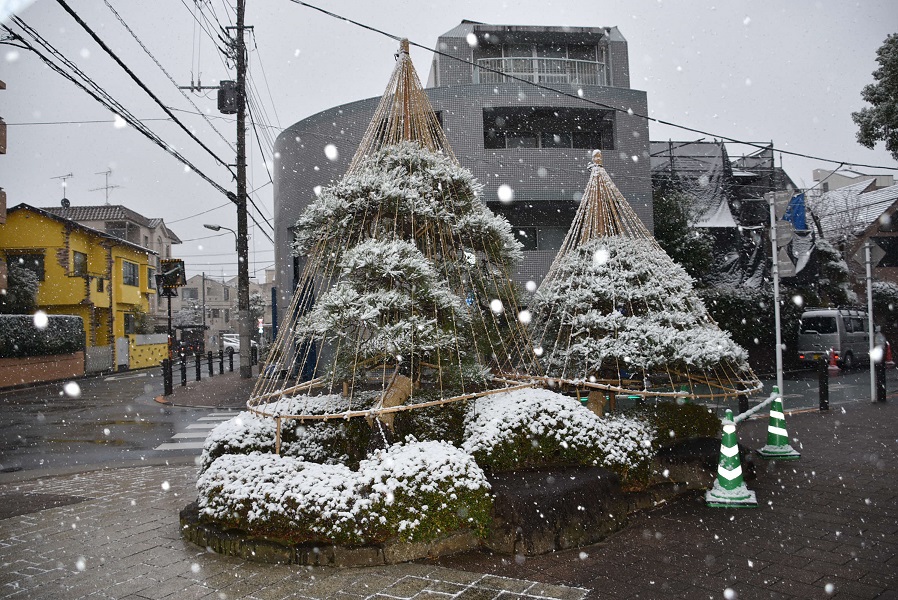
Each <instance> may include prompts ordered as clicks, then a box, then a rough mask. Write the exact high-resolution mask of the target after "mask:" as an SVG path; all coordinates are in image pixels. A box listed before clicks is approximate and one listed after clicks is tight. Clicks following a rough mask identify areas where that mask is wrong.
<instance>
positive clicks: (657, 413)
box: [631, 401, 720, 448]
mask: <svg viewBox="0 0 898 600" xmlns="http://www.w3.org/2000/svg"><path fill="white" fill-rule="evenodd" d="M631 415H632V416H633V417H636V418H638V419H640V420H643V421H647V422H648V423H650V424H651V425H652V428H653V429H654V430H655V432H656V436H655V439H654V441H653V444H652V445H653V447H655V448H660V447H662V446H668V445H670V444H673V443H675V442H679V441H683V440H688V439H692V438H702V437H711V438H713V437H718V436H719V435H720V418H719V417H717V416H716V415H715V414H714V411H712V410H709V409H708V407H707V406H705V405H703V404H692V403H690V404H678V403H677V402H673V401H661V402H658V403H656V404H649V405H644V406H639V407H637V408H635V409H634V410H633V411H632V413H631Z"/></svg>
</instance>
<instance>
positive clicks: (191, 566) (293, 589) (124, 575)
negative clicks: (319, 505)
mask: <svg viewBox="0 0 898 600" xmlns="http://www.w3.org/2000/svg"><path fill="white" fill-rule="evenodd" d="M896 417H898V406H896V405H895V404H894V403H889V404H886V405H871V404H869V403H866V402H865V403H857V404H850V405H844V406H842V407H838V408H837V409H836V410H834V411H832V412H831V413H830V414H822V415H821V414H818V413H807V414H799V415H794V416H792V417H790V419H789V422H788V427H789V431H790V434H792V436H793V437H795V438H797V439H798V440H800V443H798V442H796V444H795V445H796V447H797V448H800V450H801V451H802V452H803V453H804V456H803V457H802V459H801V460H800V461H798V462H792V463H786V462H780V463H759V478H758V479H757V480H755V481H752V482H750V487H751V488H752V489H754V490H755V491H756V492H757V495H758V499H759V501H760V503H761V507H760V508H758V509H754V510H735V509H710V508H706V507H704V505H703V503H701V502H700V501H699V499H698V498H697V497H696V498H693V499H685V500H682V501H680V502H676V503H672V504H670V505H667V506H663V507H660V508H658V509H656V510H654V511H652V512H648V513H644V514H642V515H640V516H637V517H635V518H634V519H633V520H632V521H631V523H630V524H629V526H628V527H627V528H626V529H624V530H623V531H621V532H618V533H617V534H615V535H613V536H612V537H611V538H609V539H608V540H606V541H605V542H603V543H601V544H597V545H594V546H591V547H587V548H583V549H580V550H574V551H566V552H559V553H556V554H552V555H547V556H541V557H536V558H528V559H524V558H523V557H499V556H490V555H488V554H485V553H480V552H476V553H469V554H466V555H461V556H457V557H450V558H446V559H443V560H441V561H439V562H438V563H436V564H434V563H431V562H428V561H422V562H420V563H417V564H407V565H396V566H391V567H378V568H369V569H345V570H338V569H327V568H315V569H309V568H304V567H298V566H275V565H264V564H256V563H251V562H245V561H242V560H240V559H236V558H231V557H224V556H219V555H215V554H211V553H207V552H205V551H204V550H202V549H200V548H197V547H196V546H193V545H191V544H188V543H186V542H184V541H182V540H181V539H180V537H179V535H178V517H177V513H178V510H179V509H180V508H182V507H183V506H185V505H186V504H187V503H188V502H189V501H191V500H192V499H193V498H194V495H195V492H194V483H195V478H196V469H195V467H193V466H146V467H136V468H124V469H115V470H106V471H97V472H91V473H83V474H78V475H66V476H54V477H45V478H42V479H35V480H30V481H24V482H19V483H8V484H0V504H2V505H4V506H14V507H21V508H20V510H18V511H12V512H11V513H10V514H11V515H13V516H9V517H8V518H5V519H2V520H0V597H11V598H42V599H43V598H48V599H57V598H58V599H66V600H69V599H76V598H88V597H89V598H129V599H134V600H138V599H144V600H146V599H159V598H170V599H181V598H208V599H210V600H215V599H218V600H229V599H239V598H246V599H258V600H263V599H271V598H275V599H281V598H345V599H349V598H383V599H387V598H393V599H396V598H403V599H405V598H414V599H416V600H422V599H425V598H426V599H435V598H441V599H448V598H459V599H467V600H471V599H487V598H490V599H499V598H502V599H503V600H506V599H511V598H581V597H583V596H584V595H586V597H589V598H649V599H651V598H738V599H740V600H748V599H752V598H830V597H834V598H867V599H872V598H882V599H887V598H898V594H896V592H895V590H896V586H898V581H896V575H895V573H896V572H898V483H896V481H898V479H896V477H898V467H896V465H898V439H896V438H898V434H896V427H895V425H896V422H898V421H896ZM765 429H766V423H765V422H764V421H753V422H749V423H746V424H744V425H742V426H740V428H739V437H740V441H741V442H742V443H743V444H745V445H747V446H750V447H759V446H761V445H763V443H764V431H765ZM497 577H499V578H497ZM502 577H507V578H508V579H501V578H502ZM534 582H538V583H534ZM727 590H731V591H730V592H727Z"/></svg>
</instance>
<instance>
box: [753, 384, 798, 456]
mask: <svg viewBox="0 0 898 600" xmlns="http://www.w3.org/2000/svg"><path fill="white" fill-rule="evenodd" d="M773 393H774V394H779V393H780V391H779V388H778V387H777V386H773ZM758 455H759V456H760V457H761V458H764V459H767V460H773V459H776V460H798V459H799V458H801V453H799V452H797V451H796V450H795V449H794V448H792V446H790V445H789V432H787V431H786V415H785V413H784V412H783V398H782V396H777V397H776V398H774V400H773V404H771V405H770V422H769V424H768V425H767V445H766V446H764V447H763V448H761V449H760V450H758Z"/></svg>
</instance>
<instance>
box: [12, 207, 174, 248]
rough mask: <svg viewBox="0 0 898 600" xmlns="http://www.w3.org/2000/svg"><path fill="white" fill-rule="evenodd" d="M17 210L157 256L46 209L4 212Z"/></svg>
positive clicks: (30, 208) (19, 208) (126, 241)
mask: <svg viewBox="0 0 898 600" xmlns="http://www.w3.org/2000/svg"><path fill="white" fill-rule="evenodd" d="M19 210H30V211H31V212H33V213H36V214H39V215H41V216H43V217H46V218H48V219H53V220H54V221H57V222H59V223H63V224H65V225H67V226H68V227H72V228H75V229H80V230H81V231H84V232H86V233H89V234H91V235H95V236H97V237H101V238H103V239H107V240H111V241H114V242H115V243H117V244H120V245H122V246H128V247H129V248H133V249H135V250H138V251H140V252H146V253H147V254H155V255H158V254H159V253H158V252H156V251H154V250H150V249H149V248H144V247H143V246H140V245H138V244H133V243H131V242H129V241H128V240H123V239H122V238H120V237H116V236H114V235H110V234H108V233H106V232H105V231H100V230H99V229H94V228H93V227H88V226H87V225H82V224H81V223H79V222H78V221H75V220H74V219H67V218H66V217H63V216H60V215H57V214H54V213H52V212H50V211H49V210H47V209H46V208H38V207H36V206H31V205H29V204H25V203H22V204H17V205H16V206H13V207H12V208H10V209H9V210H8V211H6V212H7V213H13V212H16V211H19Z"/></svg>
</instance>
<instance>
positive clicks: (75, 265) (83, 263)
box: [72, 250, 87, 277]
mask: <svg viewBox="0 0 898 600" xmlns="http://www.w3.org/2000/svg"><path fill="white" fill-rule="evenodd" d="M72 275H78V276H80V277H83V276H84V275H87V254H85V253H84V252H78V251H77V250H73V251H72Z"/></svg>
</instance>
